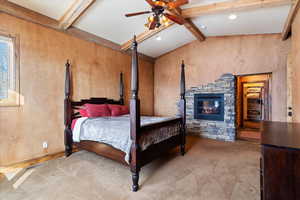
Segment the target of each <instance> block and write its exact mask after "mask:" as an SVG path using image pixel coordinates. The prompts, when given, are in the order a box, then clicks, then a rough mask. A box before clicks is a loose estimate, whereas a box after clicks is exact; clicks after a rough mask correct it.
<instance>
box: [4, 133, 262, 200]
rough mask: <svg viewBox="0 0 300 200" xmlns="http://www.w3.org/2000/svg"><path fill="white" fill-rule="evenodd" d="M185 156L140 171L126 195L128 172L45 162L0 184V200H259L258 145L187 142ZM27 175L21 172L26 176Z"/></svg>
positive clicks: (112, 165)
mask: <svg viewBox="0 0 300 200" xmlns="http://www.w3.org/2000/svg"><path fill="white" fill-rule="evenodd" d="M188 143H189V147H188V152H187V154H186V155H185V156H184V157H182V156H180V155H179V153H178V152H175V153H172V154H169V155H166V156H164V157H163V158H161V159H159V160H157V161H155V162H153V163H151V164H149V165H147V166H145V167H144V168H143V169H142V171H141V178H140V185H141V189H140V190H139V191H138V192H137V193H133V192H131V191H130V186H131V174H130V172H129V169H128V168H127V167H125V166H122V165H120V164H118V163H116V162H114V161H111V160H108V159H105V158H102V157H100V156H97V155H95V154H93V153H89V152H85V151H81V152H77V153H75V154H73V155H72V156H71V157H69V158H60V159H57V160H52V161H48V162H46V163H44V164H42V165H40V166H37V167H35V168H33V169H34V170H33V169H29V170H31V173H30V175H28V177H27V178H26V179H25V180H24V182H22V183H21V184H20V185H18V187H17V189H14V187H13V184H14V183H15V182H16V181H17V179H19V178H20V176H19V177H16V178H14V179H13V180H11V181H8V180H5V179H2V181H1V182H0V199H1V200H2V199H3V200H14V199H20V200H21V199H22V200H48V199H49V200H66V199H72V200H79V199H84V200H97V199H99V200H100V199H105V200H114V199H116V200H125V199H130V200H131V199H133V200H134V199H138V200H168V199H172V200H186V199H191V200H248V199H249V200H256V199H257V200H258V199H259V197H260V194H259V157H260V153H259V145H257V144H253V143H249V142H245V141H238V142H234V143H231V142H221V141H215V140H208V139H198V138H195V137H189V138H188ZM25 173H26V172H25Z"/></svg>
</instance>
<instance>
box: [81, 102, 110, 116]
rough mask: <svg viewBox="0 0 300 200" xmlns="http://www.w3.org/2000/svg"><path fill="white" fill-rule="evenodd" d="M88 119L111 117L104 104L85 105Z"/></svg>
mask: <svg viewBox="0 0 300 200" xmlns="http://www.w3.org/2000/svg"><path fill="white" fill-rule="evenodd" d="M84 107H85V109H86V112H87V116H88V117H108V116H111V114H110V110H109V108H108V106H107V105H106V104H100V105H99V104H85V105H84Z"/></svg>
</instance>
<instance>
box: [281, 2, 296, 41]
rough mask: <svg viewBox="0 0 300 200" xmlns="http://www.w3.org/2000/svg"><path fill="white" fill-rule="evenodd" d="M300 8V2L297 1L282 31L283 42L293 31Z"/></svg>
mask: <svg viewBox="0 0 300 200" xmlns="http://www.w3.org/2000/svg"><path fill="white" fill-rule="evenodd" d="M299 8H300V0H297V1H296V2H295V3H294V5H293V6H292V8H291V10H290V12H289V15H288V18H287V20H286V22H285V25H284V28H283V31H282V35H281V36H282V40H286V39H288V38H289V36H290V35H291V31H292V24H293V21H294V19H295V17H296V15H297V12H298V11H299Z"/></svg>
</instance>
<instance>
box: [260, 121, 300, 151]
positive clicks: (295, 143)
mask: <svg viewBox="0 0 300 200" xmlns="http://www.w3.org/2000/svg"><path fill="white" fill-rule="evenodd" d="M261 128H262V138H261V144H262V145H272V146H276V147H282V148H293V149H299V150H300V123H287V122H269V121H264V122H262V125H261Z"/></svg>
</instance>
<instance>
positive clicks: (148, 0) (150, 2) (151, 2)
mask: <svg viewBox="0 0 300 200" xmlns="http://www.w3.org/2000/svg"><path fill="white" fill-rule="evenodd" d="M146 1H147V3H148V4H149V5H150V6H152V7H155V6H156V4H155V2H154V1H152V0H146Z"/></svg>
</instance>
